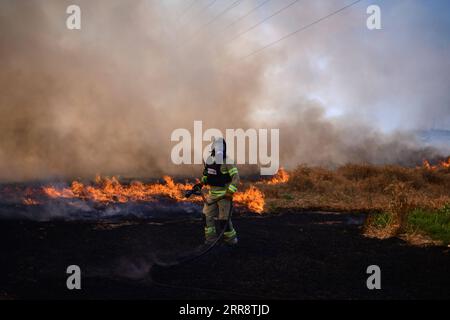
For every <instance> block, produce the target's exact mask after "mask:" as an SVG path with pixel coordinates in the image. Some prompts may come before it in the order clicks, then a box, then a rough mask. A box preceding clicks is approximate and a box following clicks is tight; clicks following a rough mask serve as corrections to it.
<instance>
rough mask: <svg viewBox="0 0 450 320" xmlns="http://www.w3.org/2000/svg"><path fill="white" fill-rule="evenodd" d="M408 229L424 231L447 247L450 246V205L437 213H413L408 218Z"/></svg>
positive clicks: (419, 210) (420, 210) (419, 211)
mask: <svg viewBox="0 0 450 320" xmlns="http://www.w3.org/2000/svg"><path fill="white" fill-rule="evenodd" d="M408 227H409V228H412V229H413V230H414V229H415V230H419V231H423V232H425V233H426V234H427V235H429V236H430V237H431V238H432V239H434V240H440V241H442V242H443V243H444V244H446V245H448V244H450V205H447V206H445V207H444V208H442V209H440V210H437V211H426V210H422V209H416V210H414V211H412V212H411V213H410V214H409V216H408Z"/></svg>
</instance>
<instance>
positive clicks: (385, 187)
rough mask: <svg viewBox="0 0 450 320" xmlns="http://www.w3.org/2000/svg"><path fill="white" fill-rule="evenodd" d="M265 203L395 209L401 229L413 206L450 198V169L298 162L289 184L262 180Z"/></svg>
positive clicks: (435, 206)
mask: <svg viewBox="0 0 450 320" xmlns="http://www.w3.org/2000/svg"><path fill="white" fill-rule="evenodd" d="M259 187H260V188H261V189H262V190H263V192H264V193H265V195H266V209H268V210H271V209H272V210H276V209H278V208H295V209H318V210H332V211H363V212H390V213H392V214H393V217H394V220H395V224H396V225H397V226H398V232H399V231H401V230H402V228H403V225H404V221H405V219H406V215H407V214H408V212H409V211H410V210H411V209H412V208H418V207H419V208H423V209H430V210H433V209H438V208H441V207H443V206H444V205H446V204H448V203H450V170H449V169H448V168H442V169H435V170H430V169H426V168H405V167H400V166H393V165H387V166H374V165H355V164H349V165H345V166H342V167H340V168H337V169H335V170H331V169H325V168H321V167H307V166H299V167H298V168H296V169H295V170H293V171H292V172H290V179H289V181H288V182H287V183H285V184H279V185H261V186H259Z"/></svg>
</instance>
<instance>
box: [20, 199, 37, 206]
mask: <svg viewBox="0 0 450 320" xmlns="http://www.w3.org/2000/svg"><path fill="white" fill-rule="evenodd" d="M22 202H23V204H25V205H27V206H35V205H38V204H39V201H37V200H34V199H32V198H25V199H23V201H22Z"/></svg>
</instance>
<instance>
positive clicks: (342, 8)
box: [243, 0, 363, 59]
mask: <svg viewBox="0 0 450 320" xmlns="http://www.w3.org/2000/svg"><path fill="white" fill-rule="evenodd" d="M361 1H363V0H356V1H354V2H352V3H350V4H348V5H346V6H344V7H341V8H340V9H338V10H336V11H333V12H331V13H329V14H327V15H326V16H323V17H322V18H319V19H317V20H315V21H313V22H311V23H309V24H307V25H304V26H302V27H300V28H298V29H296V30H294V31H292V32H290V33H288V34H286V35H284V36H283V37H281V38H279V39H277V40H275V41H273V42H270V43H268V44H266V45H265V46H263V47H261V48H259V49H257V50H255V51H253V52H251V53H249V54H248V55H246V56H244V57H243V59H246V58H248V57H250V56H253V55H255V54H258V53H259V52H261V51H263V50H265V49H267V48H269V47H272V46H274V45H275V44H277V43H279V42H281V41H283V40H285V39H287V38H289V37H292V36H293V35H296V34H297V33H300V32H302V31H304V30H306V29H308V28H310V27H312V26H314V25H316V24H318V23H320V22H322V21H324V20H326V19H328V18H331V17H332V16H334V15H336V14H338V13H340V12H342V11H344V10H346V9H348V8H350V7H353V6H354V5H356V4H358V3H359V2H361Z"/></svg>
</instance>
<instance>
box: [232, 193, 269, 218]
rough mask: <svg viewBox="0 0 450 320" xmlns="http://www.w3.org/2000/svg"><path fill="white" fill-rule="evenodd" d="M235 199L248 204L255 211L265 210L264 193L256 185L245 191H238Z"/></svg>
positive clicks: (239, 202)
mask: <svg viewBox="0 0 450 320" xmlns="http://www.w3.org/2000/svg"><path fill="white" fill-rule="evenodd" d="M233 200H234V201H235V202H236V203H238V204H241V205H245V206H247V207H248V208H249V209H250V210H251V211H253V212H256V213H262V212H263V211H264V202H265V201H264V194H263V193H262V192H261V190H259V189H258V188H256V187H255V186H250V188H248V189H247V190H245V191H244V192H236V194H235V195H234V197H233Z"/></svg>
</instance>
